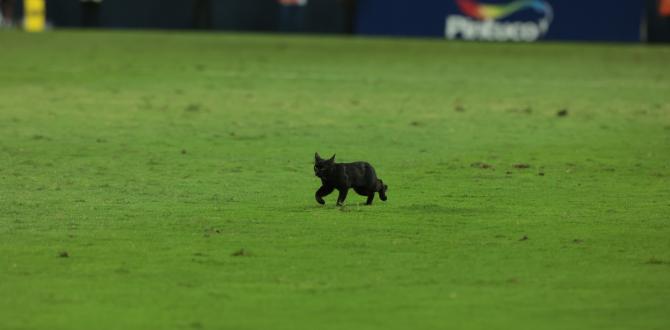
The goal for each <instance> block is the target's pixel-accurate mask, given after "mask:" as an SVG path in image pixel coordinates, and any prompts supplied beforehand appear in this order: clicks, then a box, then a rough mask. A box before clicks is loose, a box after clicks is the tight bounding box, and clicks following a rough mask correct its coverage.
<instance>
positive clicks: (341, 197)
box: [337, 188, 349, 206]
mask: <svg viewBox="0 0 670 330" xmlns="http://www.w3.org/2000/svg"><path fill="white" fill-rule="evenodd" d="M338 190H339V191H340V195H339V196H337V206H342V204H343V203H344V200H345V199H347V193H348V192H349V188H344V189H338Z"/></svg>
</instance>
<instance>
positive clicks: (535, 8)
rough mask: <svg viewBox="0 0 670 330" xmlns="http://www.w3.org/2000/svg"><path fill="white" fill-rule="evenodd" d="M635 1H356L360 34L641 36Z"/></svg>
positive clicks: (640, 6)
mask: <svg viewBox="0 0 670 330" xmlns="http://www.w3.org/2000/svg"><path fill="white" fill-rule="evenodd" d="M643 15H644V2H643V1H638V0H622V1H611V0H589V1H574V0H421V1H410V0H359V2H358V17H357V29H356V32H357V33H358V34H364V35H386V36H426V37H444V38H447V39H462V40H477V41H512V42H534V41H538V40H593V41H596V40H597V41H640V37H641V25H642V16H643Z"/></svg>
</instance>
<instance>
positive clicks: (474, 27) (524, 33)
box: [445, 15, 551, 42]
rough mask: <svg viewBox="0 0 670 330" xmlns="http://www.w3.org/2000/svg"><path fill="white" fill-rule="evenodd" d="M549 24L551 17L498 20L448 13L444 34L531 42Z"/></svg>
mask: <svg viewBox="0 0 670 330" xmlns="http://www.w3.org/2000/svg"><path fill="white" fill-rule="evenodd" d="M550 25H551V18H544V19H541V20H540V21H539V22H532V21H530V22H499V21H494V20H484V21H480V20H476V19H471V18H469V17H466V16H461V15H449V16H447V19H446V24H445V36H446V37H447V39H458V38H460V39H464V40H483V41H521V42H532V41H537V40H538V39H540V38H541V37H542V36H543V35H544V34H546V33H547V31H548V30H549V26H550Z"/></svg>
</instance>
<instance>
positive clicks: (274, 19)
mask: <svg viewBox="0 0 670 330" xmlns="http://www.w3.org/2000/svg"><path fill="white" fill-rule="evenodd" d="M547 1H548V2H549V3H550V4H551V5H552V7H553V8H554V12H555V17H554V22H553V24H552V26H551V28H550V30H549V33H548V34H547V35H546V37H545V39H549V40H585V41H624V42H631V41H640V40H641V39H642V38H644V36H646V37H647V39H648V41H651V42H670V17H661V16H660V15H659V14H658V11H657V8H658V0H626V1H611V0H589V1H574V0H547ZM46 2H47V19H48V20H49V22H50V23H51V24H53V25H54V26H56V27H82V26H94V27H101V28H121V29H123V28H128V29H145V28H148V29H182V30H184V29H196V28H199V29H215V30H229V31H263V32H270V31H294V32H303V33H326V34H328V33H357V34H364V35H383V36H423V37H426V36H427V37H438V38H442V37H444V20H445V17H446V16H447V15H448V14H449V13H459V11H458V8H457V6H456V5H455V0H420V1H412V0H310V1H309V2H308V5H307V6H305V7H304V8H301V9H299V10H300V11H301V12H300V13H301V14H300V15H301V17H302V23H301V24H300V27H299V28H294V29H286V28H282V21H281V17H282V14H283V13H284V12H282V7H281V6H280V5H279V4H278V2H277V0H104V1H103V2H102V4H101V5H100V6H99V7H98V9H97V10H95V11H96V12H97V14H96V15H94V17H93V20H92V21H91V20H90V19H91V18H90V17H91V16H90V12H89V13H88V14H89V15H83V14H84V11H83V10H82V8H83V7H82V4H81V3H80V1H79V0H47V1H46ZM197 2H200V5H203V4H205V6H204V7H201V8H202V9H203V10H204V13H201V14H200V15H197V13H196V10H195V9H196V8H197V5H196V3H197ZM483 2H485V3H491V2H508V1H505V0H486V1H483ZM21 7H22V1H21V0H16V11H17V13H16V17H21V16H22V8H21ZM89 9H90V8H89ZM87 16H88V17H89V21H86V17H87ZM645 27H646V28H645ZM642 29H644V31H641V30H642Z"/></svg>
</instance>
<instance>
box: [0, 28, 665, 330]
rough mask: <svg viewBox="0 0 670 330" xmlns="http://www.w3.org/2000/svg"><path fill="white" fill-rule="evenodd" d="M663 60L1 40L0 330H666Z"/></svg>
mask: <svg viewBox="0 0 670 330" xmlns="http://www.w3.org/2000/svg"><path fill="white" fill-rule="evenodd" d="M669 58H670V48H668V47H647V46H637V45H609V44H601V45H592V44H551V43H545V44H535V45H529V44H524V45H512V44H476V43H457V42H444V41H440V40H387V39H363V38H333V37H328V38H325V37H282V36H261V35H243V34H239V35H232V34H196V33H159V32H142V33H136V32H78V31H58V32H49V33H44V34H34V35H33V34H23V33H17V32H3V33H0V63H2V64H1V65H0V210H1V212H0V328H1V329H3V330H9V329H50V330H54V329H56V330H57V329H68V330H70V329H445V328H451V329H485V330H490V329H533V330H537V329H607V330H612V329H635V330H638V329H667V328H668V327H669V326H670V316H669V315H670V305H669V304H668V302H669V301H670V223H669V222H668V221H670V66H669V65H668V59H669ZM561 109H567V110H568V115H567V116H564V117H559V116H557V115H556V114H557V112H558V111H559V110H561ZM315 151H319V152H320V153H321V154H322V155H324V156H329V155H331V154H332V153H337V156H338V160H339V161H355V160H367V161H369V162H371V163H372V164H373V165H374V166H375V167H376V169H377V172H378V175H379V176H380V177H381V178H382V179H384V181H385V182H387V183H388V184H389V192H388V195H389V200H388V201H387V202H386V203H382V202H381V201H379V200H378V199H377V200H376V201H375V204H374V205H373V206H371V207H366V206H364V205H362V203H363V202H364V200H365V198H364V197H361V196H357V195H355V194H353V193H351V194H349V198H348V199H347V203H346V206H345V207H344V208H337V207H335V206H334V202H335V197H336V196H335V194H333V195H331V196H329V197H328V198H327V199H326V200H327V205H326V206H325V207H322V206H319V205H317V204H316V202H315V201H314V196H313V194H314V191H315V190H316V189H317V188H318V186H319V182H318V180H317V178H315V177H314V175H313V171H312V163H311V162H312V160H313V154H314V152H315ZM478 162H482V163H486V164H489V165H491V166H492V168H481V167H478V166H477V165H476V163H478ZM473 163H474V164H475V166H473V165H471V164H473ZM517 163H527V164H530V166H531V167H530V168H528V169H517V168H514V167H513V165H514V164H517ZM541 173H542V174H544V175H540V174H541ZM524 236H527V237H528V239H527V240H522V238H523V237H524ZM242 248H243V249H245V251H246V252H247V253H248V254H250V255H244V256H233V255H232V254H233V253H235V252H236V251H238V250H240V249H242ZM64 251H66V252H67V253H68V255H69V257H67V258H64V257H59V254H60V253H61V252H64Z"/></svg>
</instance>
